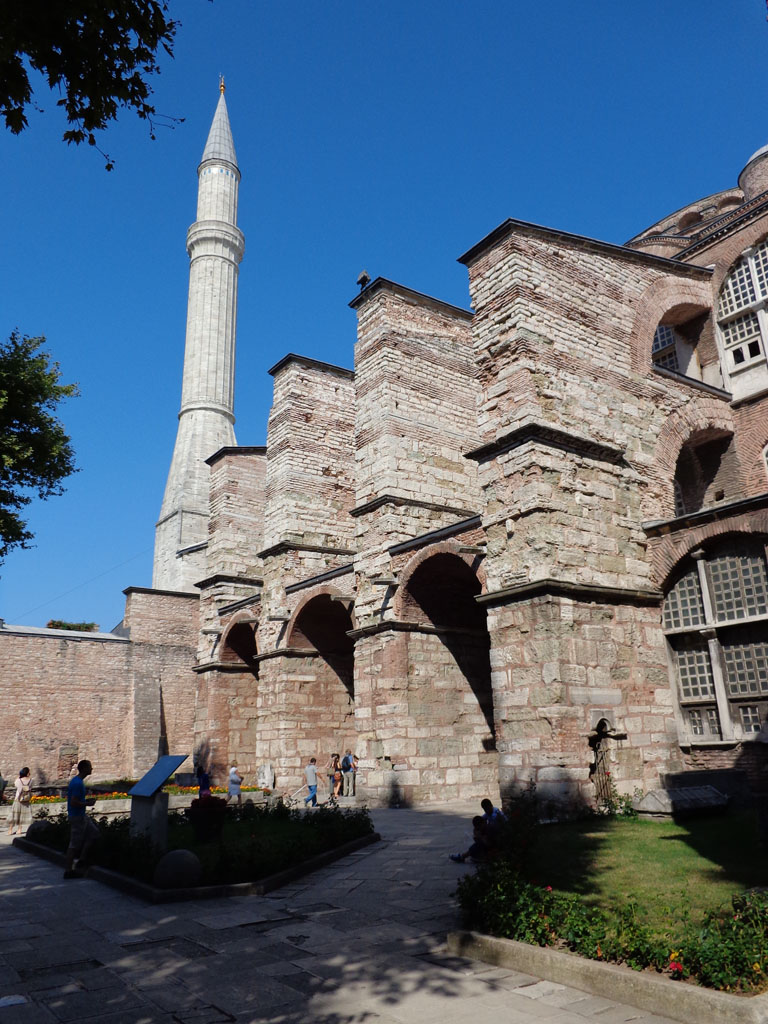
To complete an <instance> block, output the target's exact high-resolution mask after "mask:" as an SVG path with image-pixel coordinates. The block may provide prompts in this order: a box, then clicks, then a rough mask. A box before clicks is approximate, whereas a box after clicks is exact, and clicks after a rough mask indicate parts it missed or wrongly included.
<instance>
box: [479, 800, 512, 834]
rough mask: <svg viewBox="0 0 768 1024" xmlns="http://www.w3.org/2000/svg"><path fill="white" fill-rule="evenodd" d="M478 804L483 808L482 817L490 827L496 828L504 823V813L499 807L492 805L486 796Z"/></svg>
mask: <svg viewBox="0 0 768 1024" xmlns="http://www.w3.org/2000/svg"><path fill="white" fill-rule="evenodd" d="M480 806H481V807H482V809H483V818H484V819H485V821H486V824H487V825H488V826H489V827H490V828H498V826H499V825H504V824H506V821H507V816H506V814H505V813H504V811H502V810H501V808H500V807H494V806H493V804H492V803H491V801H490V800H489V799H488V797H486V798H485V800H481V801H480Z"/></svg>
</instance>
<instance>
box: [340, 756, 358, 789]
mask: <svg viewBox="0 0 768 1024" xmlns="http://www.w3.org/2000/svg"><path fill="white" fill-rule="evenodd" d="M341 775H342V781H343V784H344V789H343V791H342V796H354V795H355V759H354V757H353V756H352V751H351V750H348V751H347V752H346V753H345V754H344V757H343V758H342V759H341Z"/></svg>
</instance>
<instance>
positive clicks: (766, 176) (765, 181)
mask: <svg viewBox="0 0 768 1024" xmlns="http://www.w3.org/2000/svg"><path fill="white" fill-rule="evenodd" d="M766 156H768V145H766V146H761V147H760V149H758V150H757V152H756V153H753V154H752V156H751V157H750V158H749V160H747V162H746V164H745V165H744V170H743V171H742V172H741V174H740V175H739V188H740V189H741V190H742V191H743V192H744V198H745V199H746V200H747V201H749V200H750V199H753V198H754V197H755V196H757V195H760V194H761V193H762V192H765V191H766V190H768V164H766V162H765V161H764V159H763V157H766Z"/></svg>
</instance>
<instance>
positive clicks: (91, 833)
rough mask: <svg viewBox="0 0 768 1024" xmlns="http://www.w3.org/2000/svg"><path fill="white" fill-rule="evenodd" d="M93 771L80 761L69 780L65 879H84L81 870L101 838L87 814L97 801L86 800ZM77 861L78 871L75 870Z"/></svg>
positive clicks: (85, 762)
mask: <svg viewBox="0 0 768 1024" xmlns="http://www.w3.org/2000/svg"><path fill="white" fill-rule="evenodd" d="M92 771H93V766H92V765H91V762H90V761H78V764H77V775H75V777H74V778H73V779H70V780H69V785H68V786H67V818H68V819H69V827H70V835H69V846H68V847H67V860H66V866H65V869H64V877H65V878H82V877H83V875H82V871H81V870H80V869H81V868H82V867H83V866H84V865H85V863H86V862H87V860H88V853H89V851H90V849H91V846H92V845H93V843H94V841H95V840H96V839H98V837H99V828H98V825H97V824H96V822H95V821H94V820H93V818H89V817H88V815H87V814H86V813H85V811H86V808H87V807H93V805H94V804H95V803H96V800H95V799H86V797H85V780H86V779H87V778H88V776H89V775H90V774H91V772H92ZM75 860H77V863H78V870H75Z"/></svg>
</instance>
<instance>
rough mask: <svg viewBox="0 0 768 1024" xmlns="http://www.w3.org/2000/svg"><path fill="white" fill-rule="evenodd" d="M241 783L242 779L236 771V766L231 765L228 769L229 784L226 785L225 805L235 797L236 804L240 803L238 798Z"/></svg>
mask: <svg viewBox="0 0 768 1024" xmlns="http://www.w3.org/2000/svg"><path fill="white" fill-rule="evenodd" d="M242 783H243V777H242V775H241V774H240V772H239V771H238V770H237V765H236V764H233V765H232V767H231V768H230V769H229V783H228V785H227V803H229V801H230V800H231V799H232V797H233V796H236V797H237V802H238V804H239V803H241V802H242V797H241V796H240V786H241V785H242Z"/></svg>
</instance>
